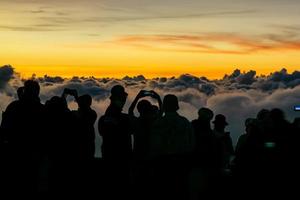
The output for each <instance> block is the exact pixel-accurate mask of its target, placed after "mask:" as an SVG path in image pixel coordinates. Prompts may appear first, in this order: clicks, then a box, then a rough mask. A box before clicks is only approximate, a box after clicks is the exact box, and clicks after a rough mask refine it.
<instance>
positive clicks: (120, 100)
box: [110, 85, 128, 109]
mask: <svg viewBox="0 0 300 200" xmlns="http://www.w3.org/2000/svg"><path fill="white" fill-rule="evenodd" d="M127 96H128V94H127V93H126V92H125V88H124V87H123V86H121V85H115V86H114V87H112V89H111V96H110V100H111V103H112V104H114V105H115V106H117V107H119V108H121V109H122V108H123V107H124V105H125V103H126V99H127Z"/></svg>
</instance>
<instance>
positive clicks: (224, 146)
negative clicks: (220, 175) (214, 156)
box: [213, 114, 234, 169]
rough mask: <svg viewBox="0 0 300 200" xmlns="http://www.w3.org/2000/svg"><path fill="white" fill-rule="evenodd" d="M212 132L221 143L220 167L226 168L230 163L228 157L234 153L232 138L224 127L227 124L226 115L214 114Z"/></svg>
mask: <svg viewBox="0 0 300 200" xmlns="http://www.w3.org/2000/svg"><path fill="white" fill-rule="evenodd" d="M213 124H214V130H213V132H214V134H215V136H216V137H217V140H218V141H219V143H220V145H221V150H222V167H223V169H228V168H229V164H230V159H231V157H232V156H233V155H234V148H233V145H232V139H231V136H230V132H226V131H225V128H226V126H228V122H227V121H226V117H225V116H224V115H222V114H218V115H216V117H215V119H214V121H213Z"/></svg>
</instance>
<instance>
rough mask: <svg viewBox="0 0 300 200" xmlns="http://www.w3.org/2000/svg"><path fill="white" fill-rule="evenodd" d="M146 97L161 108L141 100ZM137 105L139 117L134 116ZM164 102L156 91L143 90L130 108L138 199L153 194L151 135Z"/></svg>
mask: <svg viewBox="0 0 300 200" xmlns="http://www.w3.org/2000/svg"><path fill="white" fill-rule="evenodd" d="M144 97H152V98H154V99H156V100H157V101H158V104H159V108H157V107H156V106H154V105H152V104H151V103H150V102H149V101H148V100H145V99H143V100H141V101H139V100H140V99H141V98H144ZM136 104H137V110H138V112H139V117H135V116H134V108H135V107H136ZM161 106H162V101H161V99H160V96H159V95H158V94H157V93H156V92H154V91H145V90H141V91H140V92H139V93H138V95H137V96H136V98H135V99H134V101H133V102H132V104H131V106H130V108H129V112H128V113H129V115H130V116H131V117H132V122H133V139H134V140H133V141H134V144H133V153H134V184H135V185H134V188H135V190H136V192H135V198H136V199H141V198H143V199H147V198H150V197H149V196H147V197H145V193H150V192H151V187H152V186H151V179H150V170H151V163H150V162H149V151H150V133H151V130H152V129H153V123H154V122H155V120H156V119H157V118H158V117H159V116H160V114H161Z"/></svg>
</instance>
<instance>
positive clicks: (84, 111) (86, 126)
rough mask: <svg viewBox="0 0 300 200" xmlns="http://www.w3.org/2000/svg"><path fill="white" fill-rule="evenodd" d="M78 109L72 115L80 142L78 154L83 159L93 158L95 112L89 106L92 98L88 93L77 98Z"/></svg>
mask: <svg viewBox="0 0 300 200" xmlns="http://www.w3.org/2000/svg"><path fill="white" fill-rule="evenodd" d="M77 103H78V106H79V108H78V110H77V111H74V112H73V113H74V115H75V117H76V118H77V121H78V128H79V129H78V130H77V131H78V133H79V136H78V137H79V138H78V139H79V143H80V151H81V152H80V156H81V157H82V158H83V159H89V160H91V159H93V158H94V154H95V129H94V123H95V121H96V119H97V113H96V112H95V111H94V110H93V109H92V108H91V107H90V106H91V104H92V98H91V96H90V95H83V96H80V97H78V98H77Z"/></svg>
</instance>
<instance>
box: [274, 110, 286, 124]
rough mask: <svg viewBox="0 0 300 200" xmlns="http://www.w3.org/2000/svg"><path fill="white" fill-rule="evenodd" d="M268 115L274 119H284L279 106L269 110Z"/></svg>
mask: <svg viewBox="0 0 300 200" xmlns="http://www.w3.org/2000/svg"><path fill="white" fill-rule="evenodd" d="M270 117H271V119H272V120H274V121H282V120H284V119H285V116H284V112H283V111H282V110H280V109H279V108H274V109H272V110H271V111H270Z"/></svg>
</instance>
